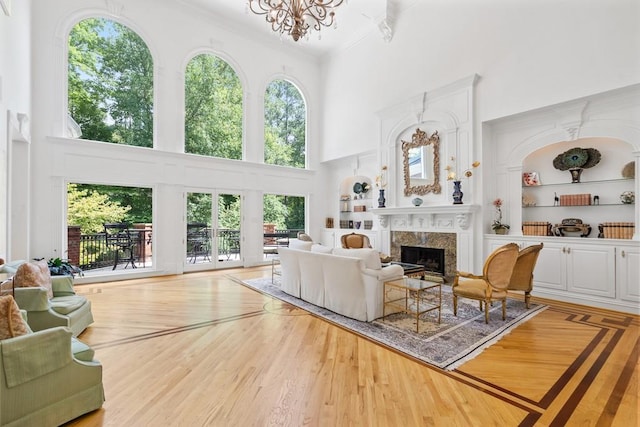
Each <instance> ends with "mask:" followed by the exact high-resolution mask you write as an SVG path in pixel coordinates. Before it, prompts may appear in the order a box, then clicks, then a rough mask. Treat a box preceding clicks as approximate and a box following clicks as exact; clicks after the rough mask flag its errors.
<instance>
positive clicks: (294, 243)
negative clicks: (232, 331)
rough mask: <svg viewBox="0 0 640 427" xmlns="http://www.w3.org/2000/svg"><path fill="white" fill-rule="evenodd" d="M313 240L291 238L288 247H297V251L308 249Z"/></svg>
mask: <svg viewBox="0 0 640 427" xmlns="http://www.w3.org/2000/svg"><path fill="white" fill-rule="evenodd" d="M312 245H313V242H305V241H304V240H299V239H291V240H289V247H290V248H291V249H298V250H299V251H310V250H311V246H312Z"/></svg>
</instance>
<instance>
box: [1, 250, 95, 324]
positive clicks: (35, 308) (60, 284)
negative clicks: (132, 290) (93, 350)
mask: <svg viewBox="0 0 640 427" xmlns="http://www.w3.org/2000/svg"><path fill="white" fill-rule="evenodd" d="M23 262H24V261H16V262H13V263H7V264H5V265H2V266H0V271H2V272H5V273H8V274H15V273H16V271H17V269H18V267H19V266H20V265H21V263H23ZM51 288H52V291H53V292H52V294H50V293H49V291H48V290H47V289H45V288H44V287H40V286H32V287H15V289H13V290H12V291H11V292H12V294H13V296H14V298H15V300H16V302H17V303H18V306H19V307H20V309H22V310H25V311H26V312H27V318H28V322H29V327H30V328H31V329H32V330H34V331H40V330H43V329H47V328H53V327H55V326H66V327H68V328H69V329H70V330H71V332H72V334H73V336H74V337H77V336H78V335H80V333H82V331H84V330H85V329H86V328H87V327H88V326H89V325H90V324H92V323H93V315H92V313H91V302H90V301H89V300H88V299H87V298H85V297H84V296H82V295H77V294H76V292H75V290H74V289H73V277H71V276H53V277H51ZM4 292H7V290H6V289H5V290H4Z"/></svg>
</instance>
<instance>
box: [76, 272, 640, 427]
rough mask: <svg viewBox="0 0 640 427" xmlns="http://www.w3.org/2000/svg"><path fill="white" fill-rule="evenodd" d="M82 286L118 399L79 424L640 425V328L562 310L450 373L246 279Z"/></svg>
mask: <svg viewBox="0 0 640 427" xmlns="http://www.w3.org/2000/svg"><path fill="white" fill-rule="evenodd" d="M270 274H271V270H270V267H264V268H253V269H234V270H224V271H217V272H206V273H191V274H186V275H180V276H165V277H160V278H150V279H137V280H128V281H122V282H112V283H101V284H91V285H82V286H77V287H76V290H77V291H78V293H81V294H84V295H86V296H87V297H88V298H90V299H91V302H92V306H93V313H94V317H95V320H96V322H95V323H94V324H93V325H92V326H91V327H89V329H88V330H87V331H85V332H84V333H83V334H82V335H81V337H80V338H81V339H82V340H83V341H85V342H86V343H88V344H90V345H91V346H93V347H94V348H95V350H96V357H97V358H98V359H99V360H100V361H101V362H102V364H103V382H104V388H105V394H106V399H107V400H106V402H105V404H104V406H103V408H102V409H100V410H98V411H95V412H93V413H91V414H88V415H85V416H84V417H81V418H78V419H76V420H74V421H72V422H70V423H68V424H67V425H69V426H265V425H278V426H280V425H282V426H301V425H310V426H334V425H363V426H430V425H436V426H480V425H483V426H488V425H499V426H518V425H521V426H530V425H541V426H564V425H569V426H574V425H576V426H577V425H580V426H588V425H593V426H608V425H612V426H637V425H638V382H639V377H638V360H639V358H638V349H639V348H640V343H639V331H640V329H639V326H640V322H639V320H640V319H639V318H638V317H637V316H631V315H626V314H622V313H616V312H611V311H605V310H598V309H592V308H587V307H583V306H574V305H569V304H561V303H556V302H551V301H544V302H546V303H548V304H550V305H551V307H550V308H549V309H547V310H545V311H544V312H542V313H540V314H539V315H537V316H536V317H534V318H533V319H531V320H529V321H528V322H526V323H524V324H523V325H521V326H519V327H518V328H517V329H516V330H514V331H513V332H512V333H511V334H510V335H508V336H506V337H505V338H503V339H502V340H501V341H499V342H498V343H496V344H494V345H493V346H492V347H490V348H488V349H487V350H485V351H484V352H483V353H482V354H481V355H480V356H478V357H477V358H475V359H473V360H471V361H469V362H467V363H466V364H464V365H462V366H461V367H460V368H459V369H457V370H455V371H451V372H447V371H442V370H439V369H437V368H434V367H431V366H429V365H426V364H424V363H421V362H417V361H415V360H413V359H411V358H408V357H406V356H404V355H402V354H399V353H397V352H395V351H392V350H390V349H387V348H384V347H382V346H380V345H378V344H375V343H372V342H370V341H368V340H366V339H363V338H360V337H358V336H356V335H354V334H353V333H351V332H348V331H345V330H343V329H341V328H338V327H336V326H333V325H331V324H329V323H327V322H325V321H323V320H320V319H318V318H315V317H313V316H311V315H310V314H307V313H306V312H304V311H302V310H299V309H297V308H295V307H292V306H290V305H288V304H286V303H282V302H280V301H279V300H275V299H272V298H271V297H268V296H265V295H262V294H259V293H257V292H255V291H253V290H251V289H249V288H247V287H245V286H242V285H239V284H238V283H237V282H236V281H234V280H232V279H231V277H229V276H233V277H236V278H240V279H248V278H254V277H261V276H265V277H266V276H270Z"/></svg>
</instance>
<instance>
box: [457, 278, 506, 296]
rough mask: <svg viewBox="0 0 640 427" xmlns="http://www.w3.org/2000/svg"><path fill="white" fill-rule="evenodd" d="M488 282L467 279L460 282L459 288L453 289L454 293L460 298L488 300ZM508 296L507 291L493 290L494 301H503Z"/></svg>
mask: <svg viewBox="0 0 640 427" xmlns="http://www.w3.org/2000/svg"><path fill="white" fill-rule="evenodd" d="M487 286H488V284H487V282H485V281H484V280H482V279H465V280H460V282H459V283H458V286H455V287H454V288H453V293H454V294H455V295H458V296H460V297H465V298H472V299H481V300H484V299H485V298H486V291H487ZM506 296H507V293H506V292H505V291H499V290H495V289H494V290H493V291H492V292H491V298H492V299H502V298H505V297H506Z"/></svg>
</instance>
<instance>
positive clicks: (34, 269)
mask: <svg viewBox="0 0 640 427" xmlns="http://www.w3.org/2000/svg"><path fill="white" fill-rule="evenodd" d="M13 284H14V286H15V287H18V288H28V287H42V288H45V289H46V290H47V295H48V296H49V298H53V287H52V285H51V273H50V272H49V265H48V264H47V262H46V261H45V260H41V261H34V262H25V263H24V264H21V265H20V266H19V267H18V269H17V270H16V274H15V276H13Z"/></svg>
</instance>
